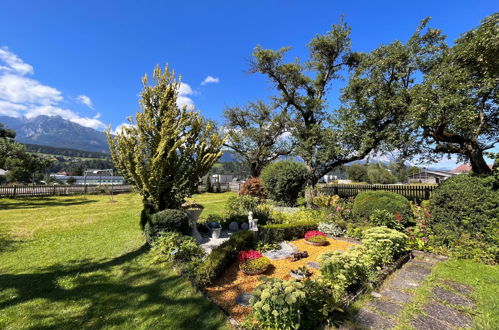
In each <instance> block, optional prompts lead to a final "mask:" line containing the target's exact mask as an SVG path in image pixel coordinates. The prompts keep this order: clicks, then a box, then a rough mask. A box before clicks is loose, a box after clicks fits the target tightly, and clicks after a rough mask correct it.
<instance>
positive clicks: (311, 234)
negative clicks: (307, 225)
mask: <svg viewBox="0 0 499 330" xmlns="http://www.w3.org/2000/svg"><path fill="white" fill-rule="evenodd" d="M314 236H324V237H326V234H324V233H323V232H321V231H318V230H311V231H307V232H306V233H305V239H309V238H310V237H314Z"/></svg>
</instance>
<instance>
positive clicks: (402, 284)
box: [390, 278, 421, 290]
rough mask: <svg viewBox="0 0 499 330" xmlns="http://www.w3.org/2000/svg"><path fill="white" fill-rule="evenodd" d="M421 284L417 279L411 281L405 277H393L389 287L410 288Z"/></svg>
mask: <svg viewBox="0 0 499 330" xmlns="http://www.w3.org/2000/svg"><path fill="white" fill-rule="evenodd" d="M419 286H421V284H419V281H411V280H408V279H405V278H395V279H394V280H393V281H392V282H391V283H390V287H392V288H395V289H406V290H411V289H415V288H417V287H419Z"/></svg>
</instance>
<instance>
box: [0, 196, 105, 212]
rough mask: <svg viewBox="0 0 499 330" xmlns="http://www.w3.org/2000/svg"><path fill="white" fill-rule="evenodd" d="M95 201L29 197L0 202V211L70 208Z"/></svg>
mask: <svg viewBox="0 0 499 330" xmlns="http://www.w3.org/2000/svg"><path fill="white" fill-rule="evenodd" d="M95 202H97V201H95V200H91V199H85V198H54V197H29V198H19V199H13V200H12V202H8V203H5V202H0V210H19V209H34V208H45V207H51V206H71V205H83V204H90V203H95Z"/></svg>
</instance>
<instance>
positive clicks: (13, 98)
mask: <svg viewBox="0 0 499 330" xmlns="http://www.w3.org/2000/svg"><path fill="white" fill-rule="evenodd" d="M0 100H5V101H8V102H13V103H38V104H43V105H48V104H55V103H57V102H60V101H62V95H61V92H59V91H58V90H57V89H55V88H53V87H49V86H45V85H42V84H40V83H39V82H38V81H36V80H33V79H30V78H26V77H23V76H19V75H14V74H10V73H9V74H4V75H0Z"/></svg>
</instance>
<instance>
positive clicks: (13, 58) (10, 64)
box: [0, 47, 34, 75]
mask: <svg viewBox="0 0 499 330" xmlns="http://www.w3.org/2000/svg"><path fill="white" fill-rule="evenodd" d="M0 61H2V62H4V63H5V64H7V66H2V65H0V70H4V71H10V72H15V73H18V74H21V75H25V74H28V73H31V74H32V73H33V72H34V70H33V67H32V66H31V65H29V64H26V63H24V62H23V60H21V59H20V58H19V57H17V55H16V54H14V53H12V52H9V49H8V48H7V47H2V48H0Z"/></svg>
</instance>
